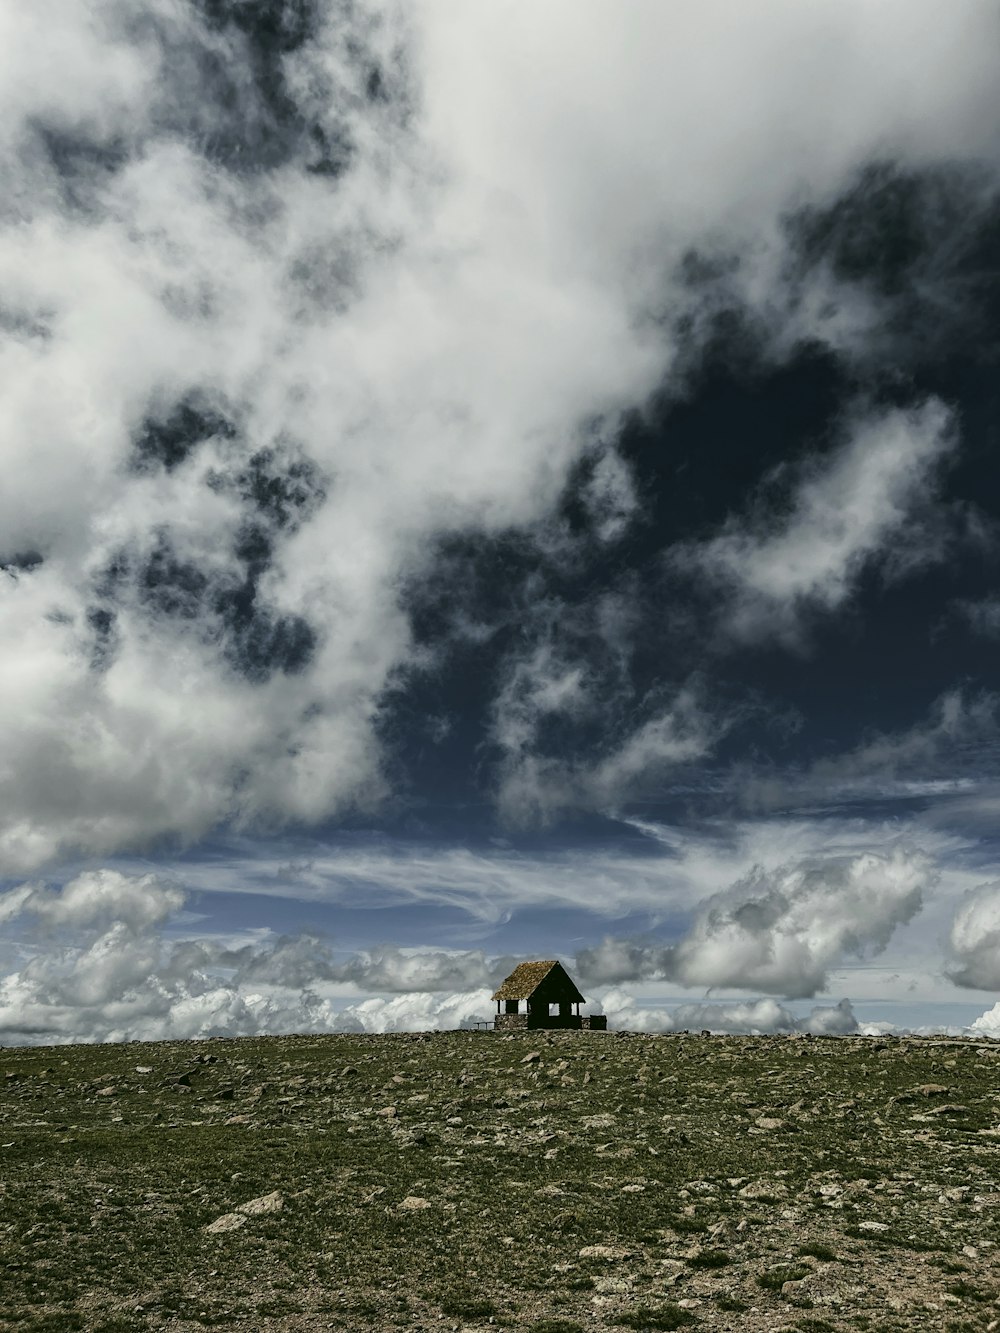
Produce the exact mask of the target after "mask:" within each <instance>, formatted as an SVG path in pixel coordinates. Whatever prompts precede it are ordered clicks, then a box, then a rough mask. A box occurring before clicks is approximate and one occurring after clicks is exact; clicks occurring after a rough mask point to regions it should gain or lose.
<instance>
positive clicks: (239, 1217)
mask: <svg viewBox="0 0 1000 1333" xmlns="http://www.w3.org/2000/svg"><path fill="white" fill-rule="evenodd" d="M246 1221H247V1217H246V1214H245V1213H223V1214H222V1216H221V1217H217V1218H216V1219H215V1221H214V1222H209V1224H208V1226H207V1227H206V1228H205V1230H206V1231H207V1232H209V1233H210V1234H211V1235H213V1236H215V1235H218V1233H219V1232H221V1231H239V1229H240V1227H242V1226H245V1225H246Z"/></svg>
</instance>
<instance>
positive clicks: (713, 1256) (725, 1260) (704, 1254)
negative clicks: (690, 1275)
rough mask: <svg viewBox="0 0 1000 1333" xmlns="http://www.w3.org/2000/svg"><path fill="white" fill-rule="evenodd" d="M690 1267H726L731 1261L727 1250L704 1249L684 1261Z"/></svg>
mask: <svg viewBox="0 0 1000 1333" xmlns="http://www.w3.org/2000/svg"><path fill="white" fill-rule="evenodd" d="M684 1262H685V1263H686V1264H687V1265H688V1267H689V1268H725V1267H726V1266H727V1264H729V1263H730V1262H731V1260H730V1257H729V1255H728V1254H727V1252H726V1251H725V1250H702V1251H701V1252H700V1253H699V1254H692V1255H690V1256H689V1257H688V1258H687V1259H686V1260H685V1261H684Z"/></svg>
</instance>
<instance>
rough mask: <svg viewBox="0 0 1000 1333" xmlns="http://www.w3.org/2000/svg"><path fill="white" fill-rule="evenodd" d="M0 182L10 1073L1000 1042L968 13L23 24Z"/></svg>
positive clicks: (257, 9) (980, 65)
mask: <svg viewBox="0 0 1000 1333" xmlns="http://www.w3.org/2000/svg"><path fill="white" fill-rule="evenodd" d="M0 171H2V176H3V180H4V182H5V189H4V191H3V196H2V198H0V461H2V482H0V643H2V645H3V652H2V653H0V1044H4V1045H12V1044H24V1043H43V1044H44V1043H55V1042H62V1041H114V1040H132V1039H145V1038H149V1039H159V1038H166V1037H203V1036H211V1035H241V1034H250V1033H260V1032H286V1031H340V1030H353V1031H385V1030H392V1029H399V1028H434V1027H437V1028H445V1027H453V1026H458V1025H463V1024H465V1025H468V1024H471V1023H473V1022H474V1021H475V1020H476V1019H478V1018H485V1017H487V1016H488V1015H489V1014H490V1013H491V1012H492V1005H491V1003H490V999H489V996H490V993H491V991H492V989H493V988H494V987H495V986H496V985H497V984H498V982H499V981H500V980H501V979H502V977H503V976H504V975H505V974H506V973H507V972H508V971H509V970H510V969H511V967H512V966H513V965H514V964H515V963H516V962H517V961H519V960H521V959H524V958H532V957H558V958H560V959H561V960H562V961H563V962H564V964H565V965H566V966H567V968H568V970H569V971H570V972H571V974H572V975H573V976H574V977H575V978H576V979H577V981H578V982H579V984H580V986H581V989H582V990H583V991H584V993H585V994H586V995H587V997H588V1002H589V1004H590V1007H591V1009H592V1010H593V1011H594V1012H600V1011H603V1012H606V1013H607V1014H608V1015H609V1019H610V1021H611V1024H612V1026H616V1025H617V1026H625V1027H633V1028H644V1029H648V1030H654V1031H671V1030H677V1029H681V1028H701V1027H706V1026H707V1027H710V1028H712V1029H715V1030H725V1031H733V1032H768V1031H802V1030H807V1031H814V1032H829V1033H837V1034H843V1035H850V1034H852V1033H858V1032H870V1031H881V1030H885V1031H904V1030H931V1031H963V1032H969V1033H972V1034H975V1035H979V1036H986V1037H988V1036H991V1035H992V1036H995V1037H1000V831H998V816H1000V768H998V759H1000V692H998V691H1000V678H998V670H997V666H998V654H1000V475H998V466H997V464H998V460H1000V435H998V426H1000V374H998V369H1000V11H998V9H997V7H996V5H995V4H994V3H993V0H966V3H964V4H962V5H953V6H941V5H940V4H938V3H932V0H881V3H879V4H871V3H868V0H816V2H815V3H811V4H809V5H803V4H801V3H799V0H756V2H755V3H754V4H753V5H747V4H745V3H742V0H698V3H693V0H692V2H691V3H686V2H682V3H677V4H669V5H668V4H663V3H661V0H618V2H616V3H613V4H612V3H610V2H609V0H545V3H543V4H538V5H530V6H529V5H525V4H523V3H514V2H513V0H493V3H490V4H488V5H487V4H475V5H474V4H469V3H467V0H408V2H407V3H402V2H400V3H390V2H388V0H385V2H382V0H372V2H371V3H368V2H367V0H365V2H362V0H145V3H144V4H143V5H142V6H140V7H136V6H135V5H134V4H133V3H131V0H33V3H32V4H31V5H13V4H12V5H7V6H4V7H2V8H0Z"/></svg>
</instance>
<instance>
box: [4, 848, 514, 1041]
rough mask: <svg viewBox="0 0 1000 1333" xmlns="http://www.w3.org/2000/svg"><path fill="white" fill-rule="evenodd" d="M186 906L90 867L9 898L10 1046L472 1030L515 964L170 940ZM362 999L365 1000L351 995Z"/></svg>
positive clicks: (284, 940) (310, 945)
mask: <svg viewBox="0 0 1000 1333" xmlns="http://www.w3.org/2000/svg"><path fill="white" fill-rule="evenodd" d="M184 901H185V895H184V893H183V892H182V891H181V890H179V889H178V888H176V887H175V886H173V885H171V884H167V883H164V882H162V881H160V880H158V879H156V877H154V876H152V875H147V876H142V877H135V876H128V875H123V874H121V873H119V872H117V871H111V870H101V871H88V872H85V873H84V874H81V875H79V876H77V878H76V879H74V880H71V881H70V882H69V883H67V884H66V885H64V886H63V887H62V888H60V889H54V888H48V887H46V886H39V885H23V886H21V887H20V888H18V889H14V890H11V891H9V892H7V893H6V894H3V895H2V896H0V921H4V922H5V923H7V925H8V929H9V928H10V927H11V926H12V924H13V923H15V922H16V923H17V924H18V925H19V926H20V927H21V928H22V931H21V942H20V944H19V945H18V952H19V953H20V960H19V964H18V966H17V968H16V970H15V971H13V972H11V973H9V974H8V975H6V976H3V977H0V1040H2V1041H5V1042H12V1043H21V1042H42V1043H44V1042H65V1041H130V1040H155V1039H166V1038H176V1039H183V1038H191V1037H207V1036H227V1035H228V1036H248V1035H252V1034H254V1033H263V1032H301V1031H307V1032H326V1031H330V1032H334V1031H337V1032H339V1031H358V1032H387V1031H403V1030H411V1031H416V1030H419V1029H423V1028H429V1027H460V1026H469V1025H471V1023H472V1022H473V1021H474V1020H475V1019H477V1018H483V1017H486V1016H487V1014H488V1013H489V1012H490V1009H491V1006H490V1004H489V996H490V994H491V992H492V990H493V989H495V987H496V985H497V984H498V982H499V981H500V980H501V979H502V978H503V976H505V975H506V974H507V973H508V972H509V971H510V970H511V968H512V967H513V965H514V963H515V961H517V960H515V959H514V958H511V957H509V956H508V957H500V958H490V959H488V958H487V957H486V956H485V955H484V954H483V953H482V952H481V951H478V950H468V951H447V950H427V951H415V950H399V949H377V950H372V951H370V952H367V953H365V954H359V955H354V956H350V957H348V958H346V959H342V958H338V957H337V956H336V955H335V954H334V952H333V951H332V949H331V948H330V946H329V944H328V943H327V942H325V941H323V940H320V939H319V938H317V937H315V936H311V935H308V934H306V935H300V936H295V937H287V936H283V937H279V938H277V939H266V938H265V939H258V940H257V941H256V942H254V943H249V944H242V945H235V946H234V945H231V944H227V943H226V942H224V941H222V942H220V941H219V940H218V939H210V938H202V939H198V938H189V939H176V938H174V939H171V938H170V937H169V936H168V935H167V934H166V933H165V928H166V927H167V926H168V925H173V926H174V927H176V925H177V920H176V918H177V916H178V913H179V912H180V911H181V908H182V907H183V905H184ZM323 991H325V992H326V993H325V994H322V993H321V992H323ZM331 991H332V992H333V993H332V994H331ZM372 992H383V994H381V995H378V994H375V995H372ZM384 992H389V994H388V995H387V994H385V993H384ZM392 992H397V994H396V995H395V996H393V995H392V994H391V993H392ZM358 993H360V994H362V995H365V994H367V995H368V997H369V998H365V999H358V1000H356V1001H352V1000H351V998H350V997H351V995H352V994H353V995H357V994H358ZM343 995H346V1000H345V999H343V998H338V996H343Z"/></svg>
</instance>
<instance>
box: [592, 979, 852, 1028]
mask: <svg viewBox="0 0 1000 1333" xmlns="http://www.w3.org/2000/svg"><path fill="white" fill-rule="evenodd" d="M603 1003H604V1010H605V1012H606V1013H607V1015H608V1018H609V1021H610V1022H611V1024H612V1026H613V1027H616V1028H625V1029H628V1030H630V1031H633V1032H696V1031H701V1030H703V1029H705V1028H707V1029H708V1030H709V1031H710V1032H726V1033H734V1034H741V1035H745V1036H760V1035H763V1034H765V1033H771V1032H809V1033H812V1034H813V1035H815V1036H823V1037H833V1036H837V1037H846V1036H851V1035H853V1034H855V1033H857V1032H859V1031H860V1028H859V1025H858V1021H857V1019H856V1018H855V1016H854V1010H853V1009H852V1007H851V1003H850V1001H849V1000H841V1001H840V1003H839V1004H835V1005H817V1006H816V1007H815V1008H814V1009H812V1010H811V1011H810V1013H809V1014H808V1015H807V1016H806V1017H805V1018H797V1017H796V1016H795V1015H794V1014H793V1013H792V1012H791V1011H790V1010H789V1009H786V1008H785V1006H784V1005H781V1004H778V1003H777V1002H776V1001H775V1000H748V1001H730V1002H728V1003H720V1004H679V1005H674V1006H672V1007H671V1008H670V1009H642V1008H640V1007H639V1005H638V1004H637V1003H636V1000H635V998H634V997H633V996H631V995H629V994H628V992H626V991H623V990H613V991H609V992H608V993H607V995H605V997H604V1002H603Z"/></svg>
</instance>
